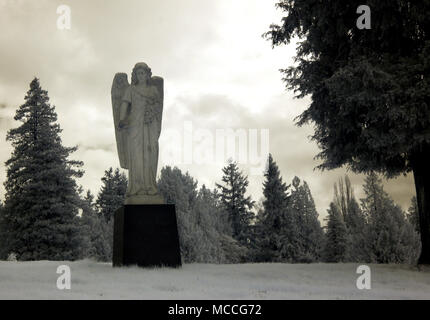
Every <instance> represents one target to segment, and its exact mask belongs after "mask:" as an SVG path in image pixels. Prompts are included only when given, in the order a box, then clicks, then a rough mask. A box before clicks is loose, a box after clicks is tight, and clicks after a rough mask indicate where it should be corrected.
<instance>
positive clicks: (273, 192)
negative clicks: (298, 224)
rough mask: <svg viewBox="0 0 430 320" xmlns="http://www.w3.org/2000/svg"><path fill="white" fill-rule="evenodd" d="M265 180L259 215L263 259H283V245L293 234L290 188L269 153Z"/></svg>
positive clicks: (260, 245) (260, 246)
mask: <svg viewBox="0 0 430 320" xmlns="http://www.w3.org/2000/svg"><path fill="white" fill-rule="evenodd" d="M264 177H265V181H264V182H263V195H264V200H263V203H262V205H263V207H262V210H261V211H260V214H259V215H258V228H259V232H258V238H259V239H258V243H259V248H260V250H261V253H260V255H261V257H260V259H261V260H263V261H283V260H284V259H288V257H283V256H282V254H281V253H282V252H281V246H282V244H283V242H285V241H289V237H290V236H291V234H290V233H291V231H290V230H289V228H291V218H290V217H289V216H288V211H287V205H288V196H287V192H288V188H289V186H287V185H286V184H285V183H284V182H283V181H282V177H281V174H280V172H279V169H278V166H277V164H276V162H275V161H274V160H273V158H272V155H271V154H269V158H268V164H267V170H266V172H265V173H264Z"/></svg>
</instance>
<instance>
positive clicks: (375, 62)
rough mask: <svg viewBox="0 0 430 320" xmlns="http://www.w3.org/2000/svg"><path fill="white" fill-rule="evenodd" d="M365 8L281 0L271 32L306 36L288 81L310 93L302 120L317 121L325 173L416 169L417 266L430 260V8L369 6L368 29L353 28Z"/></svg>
mask: <svg viewBox="0 0 430 320" xmlns="http://www.w3.org/2000/svg"><path fill="white" fill-rule="evenodd" d="M361 4H362V2H361V1H358V0H355V1H344V0H332V1H330V2H329V4H328V3H327V1H320V0H294V1H293V0H280V1H279V3H278V4H277V6H278V7H279V8H280V9H282V10H283V11H285V13H286V16H285V17H284V18H283V19H282V22H281V25H272V26H271V27H270V31H269V32H267V33H266V34H265V36H266V37H267V38H268V39H269V40H271V42H272V45H273V46H276V45H282V44H285V43H290V41H291V40H292V39H296V37H297V36H298V38H299V39H300V41H298V42H297V43H298V48H297V55H296V58H295V61H296V62H297V64H295V65H294V66H292V67H289V68H287V69H286V70H283V72H284V75H285V77H284V80H285V82H286V83H287V86H288V88H290V89H294V90H295V91H296V92H298V97H305V96H307V95H310V96H311V97H310V98H311V99H310V101H311V104H310V106H309V108H307V109H306V110H305V111H304V112H303V113H302V114H301V115H300V116H299V118H298V119H299V121H298V124H299V125H303V124H306V123H313V124H314V127H315V134H314V135H313V136H312V139H313V140H315V141H316V142H317V144H318V146H319V147H320V148H321V152H320V153H319V155H318V158H319V159H321V160H322V161H323V163H322V164H321V165H320V168H325V169H333V168H339V167H342V166H344V165H346V166H348V167H349V168H351V169H352V170H353V171H355V172H361V173H367V172H370V171H377V172H380V173H382V174H385V175H386V176H388V177H393V176H396V175H399V174H402V173H408V172H412V173H413V175H414V180H415V189H416V194H417V203H418V211H419V215H420V231H421V232H420V234H421V242H422V252H421V256H420V263H422V264H430V168H429V166H428V159H429V158H430V130H429V128H430V105H429V101H430V85H429V79H430V78H429V74H430V32H428V30H429V28H430V15H429V14H428V12H430V2H429V1H406V0H398V1H379V0H378V1H377V0H371V1H368V2H367V4H368V5H369V7H370V8H371V10H372V12H371V14H372V21H371V29H370V30H361V29H359V28H357V26H356V22H357V19H358V18H359V15H358V14H357V13H356V10H357V8H358V6H360V5H361ZM374 17H378V18H376V19H375V18H374ZM368 19H370V17H368Z"/></svg>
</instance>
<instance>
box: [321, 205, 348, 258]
mask: <svg viewBox="0 0 430 320" xmlns="http://www.w3.org/2000/svg"><path fill="white" fill-rule="evenodd" d="M327 211H328V222H327V233H326V236H327V241H326V246H325V260H326V261H327V262H346V260H347V247H348V244H347V239H348V236H347V229H346V226H345V222H344V220H343V216H342V213H341V211H340V210H339V207H338V206H337V205H335V204H334V203H333V202H332V203H330V209H329V210H327Z"/></svg>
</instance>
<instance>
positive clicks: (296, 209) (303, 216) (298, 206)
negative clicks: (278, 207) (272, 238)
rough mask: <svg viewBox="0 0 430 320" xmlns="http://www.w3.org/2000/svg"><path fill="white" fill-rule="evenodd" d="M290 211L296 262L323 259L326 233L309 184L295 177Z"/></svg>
mask: <svg viewBox="0 0 430 320" xmlns="http://www.w3.org/2000/svg"><path fill="white" fill-rule="evenodd" d="M288 211H289V212H290V213H289V214H290V215H291V217H292V218H291V219H292V222H291V223H292V226H293V227H292V231H291V234H292V236H291V241H290V243H288V244H285V245H288V247H289V249H288V250H289V251H290V256H291V258H292V261H294V262H315V261H318V260H320V259H321V255H322V250H323V246H324V233H323V230H322V228H321V224H320V222H319V220H318V212H317V210H316V207H315V202H314V199H313V197H312V194H311V191H310V188H309V185H308V184H307V183H306V181H304V182H303V183H301V181H300V179H299V178H298V177H294V179H293V182H292V188H291V195H290V201H289V204H288Z"/></svg>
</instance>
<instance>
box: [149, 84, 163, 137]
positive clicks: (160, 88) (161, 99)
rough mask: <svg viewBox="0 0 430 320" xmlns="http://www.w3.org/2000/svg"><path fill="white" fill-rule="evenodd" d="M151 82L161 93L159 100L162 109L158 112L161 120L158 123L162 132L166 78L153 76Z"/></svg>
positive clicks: (158, 119) (158, 118)
mask: <svg viewBox="0 0 430 320" xmlns="http://www.w3.org/2000/svg"><path fill="white" fill-rule="evenodd" d="M151 84H152V85H154V86H155V87H156V88H157V89H158V92H159V94H160V102H159V108H160V109H159V113H158V115H159V116H158V117H157V121H158V122H159V123H158V125H159V128H160V132H161V120H162V117H163V104H164V79H163V78H161V77H157V76H154V77H151ZM159 135H160V133H159Z"/></svg>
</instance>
